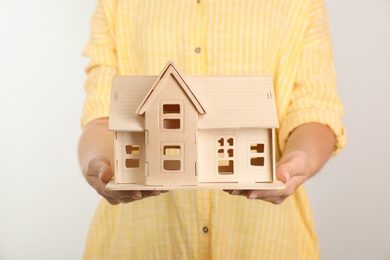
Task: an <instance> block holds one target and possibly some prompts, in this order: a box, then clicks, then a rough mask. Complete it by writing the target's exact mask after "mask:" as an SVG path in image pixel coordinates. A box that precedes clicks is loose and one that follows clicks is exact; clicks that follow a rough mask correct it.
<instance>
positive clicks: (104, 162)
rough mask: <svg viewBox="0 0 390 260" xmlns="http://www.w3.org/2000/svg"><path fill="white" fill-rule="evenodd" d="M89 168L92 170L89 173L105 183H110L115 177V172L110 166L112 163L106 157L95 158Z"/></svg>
mask: <svg viewBox="0 0 390 260" xmlns="http://www.w3.org/2000/svg"><path fill="white" fill-rule="evenodd" d="M88 168H89V169H90V170H89V171H88V173H89V174H91V175H94V176H95V177H97V178H98V179H99V181H101V182H103V183H107V182H109V181H110V180H111V179H112V177H113V175H114V173H113V170H112V168H111V166H110V161H109V159H108V158H107V157H105V156H97V157H95V158H93V159H92V160H91V161H90V162H89V167H88ZM88 173H87V174H88Z"/></svg>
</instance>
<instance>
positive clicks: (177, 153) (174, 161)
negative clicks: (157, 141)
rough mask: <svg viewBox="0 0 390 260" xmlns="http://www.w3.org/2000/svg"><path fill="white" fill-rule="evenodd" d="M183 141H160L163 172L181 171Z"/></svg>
mask: <svg viewBox="0 0 390 260" xmlns="http://www.w3.org/2000/svg"><path fill="white" fill-rule="evenodd" d="M183 149H184V143H182V142H174V143H173V142H162V143H161V160H162V169H163V171H164V172H165V173H183V161H184V150H183Z"/></svg>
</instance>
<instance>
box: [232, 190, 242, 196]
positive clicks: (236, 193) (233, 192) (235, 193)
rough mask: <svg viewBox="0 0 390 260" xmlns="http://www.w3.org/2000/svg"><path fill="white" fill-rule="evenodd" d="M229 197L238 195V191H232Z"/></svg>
mask: <svg viewBox="0 0 390 260" xmlns="http://www.w3.org/2000/svg"><path fill="white" fill-rule="evenodd" d="M230 194H231V195H240V191H238V190H234V191H231V192H230Z"/></svg>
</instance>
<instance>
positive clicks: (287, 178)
mask: <svg viewBox="0 0 390 260" xmlns="http://www.w3.org/2000/svg"><path fill="white" fill-rule="evenodd" d="M284 177H285V178H286V182H288V180H289V179H290V174H289V173H288V172H285V173H284Z"/></svg>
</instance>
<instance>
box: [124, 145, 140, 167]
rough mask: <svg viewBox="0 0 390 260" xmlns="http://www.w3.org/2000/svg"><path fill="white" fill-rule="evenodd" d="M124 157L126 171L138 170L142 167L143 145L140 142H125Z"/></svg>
mask: <svg viewBox="0 0 390 260" xmlns="http://www.w3.org/2000/svg"><path fill="white" fill-rule="evenodd" d="M122 154H123V158H124V170H125V171H134V170H136V171H138V170H139V169H140V160H141V157H140V156H141V145H140V143H129V142H126V143H124V144H123V153H122Z"/></svg>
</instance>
